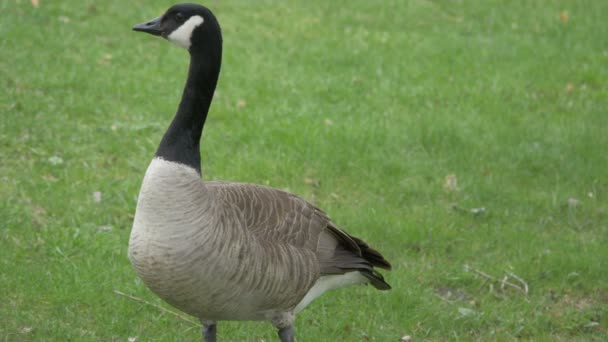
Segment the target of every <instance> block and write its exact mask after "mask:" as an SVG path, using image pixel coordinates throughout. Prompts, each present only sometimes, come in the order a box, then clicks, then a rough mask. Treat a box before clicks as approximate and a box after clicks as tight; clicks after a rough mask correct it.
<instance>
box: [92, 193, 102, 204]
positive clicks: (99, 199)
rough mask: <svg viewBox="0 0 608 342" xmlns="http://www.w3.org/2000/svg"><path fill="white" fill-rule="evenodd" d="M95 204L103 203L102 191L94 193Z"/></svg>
mask: <svg viewBox="0 0 608 342" xmlns="http://www.w3.org/2000/svg"><path fill="white" fill-rule="evenodd" d="M93 202H95V203H100V202H101V191H93Z"/></svg>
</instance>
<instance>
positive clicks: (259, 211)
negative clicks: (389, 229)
mask: <svg viewBox="0 0 608 342" xmlns="http://www.w3.org/2000/svg"><path fill="white" fill-rule="evenodd" d="M205 184H206V185H207V187H208V188H209V189H210V190H212V191H213V192H214V193H215V194H216V196H217V199H221V200H224V201H226V202H227V203H230V204H231V205H233V206H235V207H237V208H238V209H239V211H240V212H241V214H242V216H243V218H244V220H245V222H246V225H247V228H248V230H249V231H250V232H252V233H253V234H254V236H256V237H257V238H258V239H260V240H261V241H268V242H271V243H273V244H276V243H280V242H283V243H285V244H288V245H290V246H293V247H296V248H298V249H306V250H309V251H312V252H314V254H315V255H316V256H317V259H318V263H319V268H320V274H321V275H323V274H343V273H346V272H349V271H355V270H356V271H360V272H361V273H362V274H363V275H365V276H366V277H367V278H368V279H369V280H370V282H371V284H372V285H373V286H375V287H376V288H378V289H381V290H386V289H390V286H389V285H388V284H387V283H386V282H385V281H384V279H383V277H382V275H380V274H379V273H378V272H376V271H375V270H374V267H379V268H384V269H389V270H390V268H391V265H390V263H389V262H388V261H387V260H386V259H384V257H383V256H382V255H381V254H380V253H379V252H378V251H376V250H375V249H373V248H371V247H369V246H368V245H367V243H365V242H364V241H363V240H361V239H358V238H356V237H353V236H351V235H349V234H347V233H346V232H344V231H342V230H341V229H339V228H338V227H337V226H336V225H335V224H334V223H333V222H332V221H331V219H330V218H329V217H328V216H327V214H326V213H325V212H323V211H322V210H321V209H319V208H317V207H315V206H314V205H312V204H311V203H309V202H307V201H305V200H303V199H302V198H300V197H298V196H296V195H293V194H290V193H288V192H285V191H281V190H277V189H273V188H269V187H264V186H261V185H255V184H245V183H230V182H207V183H205Z"/></svg>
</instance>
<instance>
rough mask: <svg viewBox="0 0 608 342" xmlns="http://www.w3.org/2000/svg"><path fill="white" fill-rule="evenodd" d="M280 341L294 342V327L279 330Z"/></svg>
mask: <svg viewBox="0 0 608 342" xmlns="http://www.w3.org/2000/svg"><path fill="white" fill-rule="evenodd" d="M279 339H280V340H281V342H294V329H293V325H290V326H287V327H285V328H281V329H279Z"/></svg>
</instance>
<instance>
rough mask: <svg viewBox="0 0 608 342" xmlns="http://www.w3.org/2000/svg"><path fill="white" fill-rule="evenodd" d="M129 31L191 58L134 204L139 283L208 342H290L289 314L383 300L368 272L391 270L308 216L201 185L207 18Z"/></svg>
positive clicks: (256, 190)
mask: <svg viewBox="0 0 608 342" xmlns="http://www.w3.org/2000/svg"><path fill="white" fill-rule="evenodd" d="M133 29H134V30H135V31H141V32H146V33H150V34H152V35H155V36H162V37H163V38H166V39H167V40H169V41H171V42H173V43H175V44H177V45H178V46H180V47H182V48H185V49H187V50H188V52H189V53H190V67H189V71H188V80H187V82H186V85H185V89H184V92H183V95H182V99H181V102H180V104H179V107H178V109H177V113H176V114H175V117H174V119H173V121H172V122H171V125H170V126H169V128H168V129H167V132H166V133H165V135H164V136H163V138H162V140H161V142H160V146H159V147H158V150H157V151H156V154H155V156H154V159H153V160H152V162H151V163H150V165H149V166H148V169H147V171H146V174H145V176H144V179H143V182H142V186H141V191H140V193H139V197H138V200H137V209H136V212H135V218H134V222H133V229H132V231H131V238H130V241H129V259H130V260H131V262H132V264H133V265H134V267H135V270H136V272H137V274H138V275H139V277H141V279H142V280H143V282H144V283H145V284H146V285H147V286H148V287H149V288H150V289H151V290H152V291H153V292H155V293H156V294H157V295H158V296H160V297H161V298H162V299H163V300H165V301H167V302H168V303H169V304H171V305H173V306H174V307H176V308H177V309H180V310H182V311H184V312H186V313H188V314H190V315H193V316H196V317H198V318H199V319H200V321H201V322H202V324H203V336H204V339H205V341H207V342H209V341H215V338H216V322H217V321H220V320H269V321H271V322H272V324H273V325H274V326H275V327H276V328H277V329H278V335H279V337H280V340H281V341H283V342H285V341H293V340H294V328H293V323H294V319H295V314H296V313H298V312H299V311H300V310H302V309H304V307H306V306H307V305H308V304H309V303H310V302H311V301H312V300H314V299H315V298H316V297H318V296H320V295H321V294H322V293H324V292H325V291H328V290H332V289H336V288H340V287H344V286H347V285H353V284H365V283H369V284H371V285H372V286H374V287H375V288H377V289H379V290H388V289H390V286H389V285H388V284H387V283H386V282H385V281H384V279H383V277H382V275H380V274H379V273H377V272H376V270H375V269H374V267H380V268H384V269H390V268H391V265H390V264H389V262H388V261H386V260H385V259H384V257H383V256H382V255H381V254H380V253H379V252H377V251H376V250H374V249H372V248H371V247H369V246H368V245H367V244H366V243H365V242H364V241H362V240H360V239H358V238H356V237H353V236H350V235H348V234H347V233H346V232H344V231H342V230H341V229H339V228H338V227H337V226H336V225H335V224H334V223H333V222H332V221H331V220H330V219H329V217H328V216H327V215H326V214H325V213H324V212H323V211H321V210H320V209H318V208H317V207H315V206H314V205H312V204H310V203H308V202H306V201H305V200H303V199H301V198H299V197H297V196H295V195H293V194H290V193H287V192H284V191H281V190H276V189H272V188H268V187H264V186H260V185H254V184H243V183H230V182H217V181H216V182H203V181H202V179H201V178H202V174H201V165H200V150H199V144H200V138H201V134H202V130H203V125H204V124H205V118H206V117H207V113H208V111H209V106H210V105H211V100H212V98H213V93H214V90H215V87H216V84H217V79H218V75H219V71H220V64H221V57H222V35H221V32H220V27H219V24H218V22H217V20H216V18H215V16H214V15H213V14H212V13H211V11H210V10H209V9H207V8H205V7H203V6H199V5H193V4H180V5H175V6H173V7H171V8H169V9H168V10H167V12H166V13H165V14H163V15H162V16H161V17H159V18H156V19H153V20H150V21H148V22H145V23H143V24H139V25H136V26H134V27H133Z"/></svg>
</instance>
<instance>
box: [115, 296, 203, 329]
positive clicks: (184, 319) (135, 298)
mask: <svg viewBox="0 0 608 342" xmlns="http://www.w3.org/2000/svg"><path fill="white" fill-rule="evenodd" d="M114 294H117V295H119V296H123V297H126V298H129V299H130V300H132V301H135V302H138V303H143V304H146V305H150V306H153V307H155V308H157V309H158V310H160V311H162V312H164V313H168V314H170V315H173V316H175V317H177V318H179V319H181V320H182V321H186V322H188V323H190V324H193V325H196V326H197V327H202V325H201V324H200V323H198V322H196V321H193V320H191V319H190V318H188V317H186V316H184V315H180V314H178V313H177V312H174V311H171V310H167V309H165V308H163V307H162V306H158V305H156V304H153V303H150V302H148V301H146V300H143V299H141V298H137V297H134V296H131V295H128V294H126V293H124V292H121V291H118V290H114Z"/></svg>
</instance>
